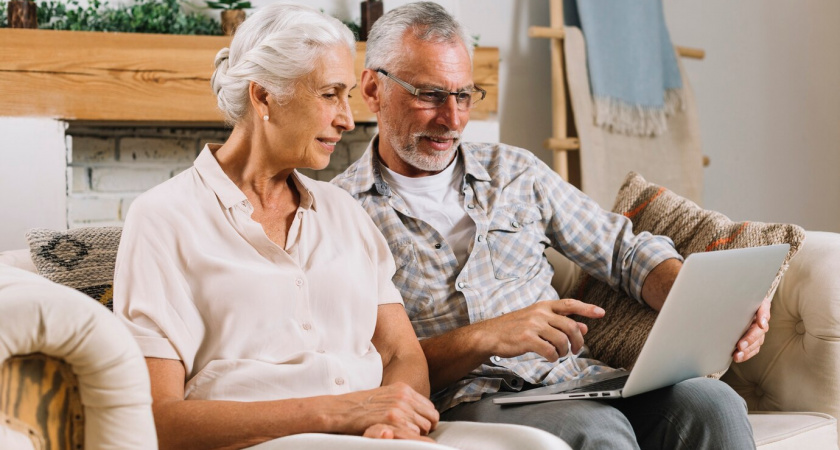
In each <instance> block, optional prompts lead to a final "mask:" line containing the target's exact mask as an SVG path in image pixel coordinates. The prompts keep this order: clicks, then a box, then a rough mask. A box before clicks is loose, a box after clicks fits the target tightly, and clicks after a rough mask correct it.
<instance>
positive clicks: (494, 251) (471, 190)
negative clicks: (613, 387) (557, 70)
mask: <svg viewBox="0 0 840 450" xmlns="http://www.w3.org/2000/svg"><path fill="white" fill-rule="evenodd" d="M466 36H467V34H466V32H465V30H464V28H463V26H462V25H460V24H459V23H458V22H457V21H455V20H454V19H453V18H452V17H451V16H450V15H449V14H448V13H447V12H446V11H445V10H444V9H443V8H441V7H440V6H439V5H436V4H434V3H429V2H423V3H412V4H408V5H405V6H402V7H400V8H397V9H394V10H392V11H390V12H389V13H387V14H386V15H385V16H383V17H382V18H381V19H379V21H377V22H376V24H375V26H374V27H373V30H372V31H371V33H370V37H369V40H368V42H367V56H366V62H365V67H366V69H365V70H364V72H363V73H362V79H361V85H360V86H361V93H362V96H363V97H364V100H365V102H366V103H367V105H368V107H369V108H370V109H371V111H373V112H374V113H375V114H376V116H377V118H378V121H379V135H378V136H377V137H375V138H374V139H373V140H372V142H371V144H370V146H369V148H368V149H367V151H366V153H365V154H364V155H363V156H362V157H361V159H360V160H359V161H357V162H356V163H354V164H353V165H352V166H350V167H349V168H348V169H347V170H346V171H345V172H344V173H343V174H341V175H339V176H338V177H336V179H334V180H333V183H335V184H337V185H339V186H341V187H343V188H344V189H346V190H347V191H348V192H350V194H352V195H353V196H354V197H355V198H356V199H358V200H359V202H361V204H362V205H363V206H364V208H365V209H366V210H367V212H368V213H369V214H370V216H371V217H372V218H373V220H374V222H375V223H376V224H377V226H378V227H379V229H380V230H381V231H382V233H383V234H384V235H385V237H386V239H387V240H388V243H389V246H390V248H391V251H392V253H393V254H394V257H395V259H396V261H397V266H398V269H397V272H396V274H395V276H394V279H393V280H394V282H395V284H396V285H397V287H398V288H399V289H400V291H401V293H402V295H403V298H404V301H405V307H406V309H407V310H408V313H409V317H410V318H411V321H412V324H413V326H414V329H415V331H416V333H417V335H418V337H419V338H420V339H421V346H422V348H423V351H424V352H425V354H426V358H427V359H428V363H429V372H430V377H431V386H432V392H434V394H433V396H432V399H433V400H434V401H435V404H436V406H437V407H438V409H439V410H440V411H441V419H443V420H471V421H479V422H497V423H513V424H525V425H531V426H534V427H538V428H541V429H544V430H547V431H549V432H551V433H553V434H555V435H557V436H559V437H561V438H562V439H564V440H565V441H567V442H568V443H569V444H570V445H571V446H572V447H574V448H598V449H603V448H639V447H642V448H668V449H672V448H745V447H753V446H754V443H753V438H752V430H751V428H750V425H749V423H748V421H747V411H746V407H745V404H744V401H743V400H742V399H741V398H740V397H738V396H737V395H736V394H735V392H734V391H732V389H730V388H729V387H728V386H727V385H725V384H724V383H722V382H720V381H717V380H712V379H694V380H689V381H685V382H682V383H679V384H677V385H675V386H672V387H669V388H665V389H660V390H657V391H654V392H650V393H647V394H643V395H638V396H635V397H631V398H629V399H616V400H612V401H596V400H574V401H562V402H547V403H537V404H530V405H521V406H516V407H506V408H501V407H499V406H498V405H495V404H493V403H492V399H493V397H495V396H499V395H507V394H506V393H510V392H515V391H520V390H522V389H528V388H531V387H534V386H538V385H547V384H554V383H558V382H562V381H566V380H570V379H574V378H578V377H581V376H584V375H588V374H594V373H601V372H607V371H611V370H613V369H611V368H609V367H606V366H605V365H603V364H602V363H600V362H599V361H596V360H593V359H587V358H585V355H581V356H580V357H574V358H568V357H567V356H568V353H569V352H570V351H571V352H573V353H578V352H579V351H581V349H582V348H583V343H584V339H583V337H584V334H585V333H586V327H585V325H583V324H581V323H578V322H576V321H575V320H574V319H572V318H571V317H569V316H572V315H578V316H586V317H591V318H598V317H602V316H603V315H604V311H603V310H602V309H601V308H598V307H596V306H594V305H588V304H585V303H582V302H580V301H577V300H573V299H557V298H558V295H557V292H556V291H554V289H553V288H552V287H551V284H550V282H551V276H552V273H553V272H552V269H551V267H550V265H549V264H548V262H547V261H546V259H545V258H544V257H543V251H544V249H545V247H546V246H549V245H550V246H552V247H554V248H555V249H557V250H558V251H560V252H561V253H562V254H564V255H565V256H566V257H568V258H569V259H570V260H572V261H573V262H575V263H576V264H578V265H579V266H581V267H582V268H583V270H585V271H586V272H588V273H589V274H591V275H592V276H594V277H596V278H598V279H600V280H604V281H606V282H608V283H609V284H610V285H612V286H613V287H615V288H620V289H624V290H625V291H626V292H628V293H629V294H630V295H632V296H633V297H635V298H636V299H638V300H639V301H644V302H646V303H647V304H648V305H650V306H651V307H653V308H655V309H657V310H658V309H659V308H661V306H662V304H663V302H664V301H665V297H666V295H667V293H668V291H669V289H670V287H671V284H672V283H673V280H674V278H675V277H676V275H677V273H678V272H679V270H680V267H681V265H682V262H681V258H680V256H679V255H678V254H677V253H676V252H675V250H674V248H673V243H672V242H671V241H670V240H669V239H668V238H665V237H661V236H653V235H650V234H648V233H641V234H638V235H635V234H633V231H632V224H631V223H630V222H629V221H628V220H627V219H626V218H624V217H622V216H618V215H614V214H611V213H608V212H606V211H604V210H602V209H601V208H600V207H598V205H597V204H596V203H595V202H594V201H592V200H591V199H589V198H587V197H586V196H585V195H583V194H582V193H581V192H579V191H578V190H576V189H575V188H574V187H572V186H571V185H569V184H568V183H566V182H564V181H563V180H562V179H561V178H560V177H559V176H558V175H557V174H555V173H554V172H552V171H551V170H550V169H549V168H548V167H547V166H546V165H545V164H543V163H542V162H540V161H539V160H538V159H537V158H535V157H534V156H533V155H532V154H531V153H529V152H528V151H526V150H523V149H519V148H514V147H511V146H506V145H501V144H499V145H496V144H475V143H466V142H461V141H460V136H461V132H462V130H463V129H464V127H465V126H466V124H467V121H468V120H469V112H470V108H471V107H472V106H473V105H475V104H476V103H477V102H479V101H480V100H481V99H483V98H484V95H485V93H484V91H482V90H481V89H480V88H479V87H477V86H475V85H474V84H473V79H472V49H471V45H470V43H469V40H468V38H467V37H466ZM768 318H769V305H763V306H762V308H761V309H760V310H759V312H758V314H757V320H756V323H755V324H753V326H752V327H751V328H750V329H749V330H748V331H747V334H746V335H745V336H744V339H743V341H742V342H740V343H739V348H741V349H742V350H739V351H737V352H736V354H735V360H736V361H742V360H745V359H748V358H749V357H751V356H752V355H754V354H755V353H756V352H757V351H758V348H759V346H760V345H761V343H762V342H763V334H764V332H765V331H766V323H765V322H764V321H765V320H766V319H768Z"/></svg>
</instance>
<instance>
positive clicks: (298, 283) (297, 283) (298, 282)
mask: <svg viewBox="0 0 840 450" xmlns="http://www.w3.org/2000/svg"><path fill="white" fill-rule="evenodd" d="M295 286H297V287H301V286H303V279H302V278H298V279H296V280H295Z"/></svg>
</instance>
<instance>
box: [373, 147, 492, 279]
mask: <svg viewBox="0 0 840 450" xmlns="http://www.w3.org/2000/svg"><path fill="white" fill-rule="evenodd" d="M382 167H383V169H384V170H383V171H382V178H384V179H385V182H386V183H388V186H390V187H391V188H392V189H393V190H394V191H395V192H397V194H399V196H400V197H401V198H402V199H403V200H404V201H405V204H406V206H408V210H409V211H411V214H412V215H413V216H414V217H419V218H422V220H424V221H425V222H427V223H428V224H429V225H431V226H432V228H434V229H435V230H437V231H438V233H440V234H441V236H443V238H444V240H446V243H447V244H449V246H450V247H451V248H452V251H453V253H455V259H457V260H458V266H459V267H464V263H465V262H466V261H467V257H469V256H470V250H471V249H470V246H471V245H472V242H473V237H474V236H475V222H473V220H472V218H471V217H470V216H469V215H468V214H467V211H466V210H465V209H464V193H463V190H462V189H461V185H462V184H463V182H464V164H463V162H461V159H460V158H459V157H458V155H455V158H454V160H453V162H452V163H451V164H449V166H447V167H446V169H444V170H442V171H441V172H440V173H437V174H435V175H429V176H425V177H418V178H412V177H406V176H404V175H400V174H398V173H397V172H394V171H393V170H391V169H389V168H387V167H385V165H384V164H383V165H382Z"/></svg>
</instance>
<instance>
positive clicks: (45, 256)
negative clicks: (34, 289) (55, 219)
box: [26, 227, 122, 309]
mask: <svg viewBox="0 0 840 450" xmlns="http://www.w3.org/2000/svg"><path fill="white" fill-rule="evenodd" d="M121 234H122V228H121V227H89V228H77V229H73V230H69V231H54V230H49V229H45V228H35V229H32V230H30V231H29V233H27V234H26V240H27V242H29V251H30V253H31V254H32V262H33V263H35V267H37V268H38V273H39V274H41V275H42V276H44V277H45V278H47V279H49V280H51V281H54V282H56V283H59V284H63V285H65V286H69V287H71V288H74V289H77V290H79V291H81V292H83V293H85V294H87V295H89V296H90V297H92V298H93V299H95V300H97V301H99V303H102V304H103V305H105V306H107V307H108V309H113V300H114V289H113V285H114V263H115V261H116V259H117V247H119V245H120V236H121Z"/></svg>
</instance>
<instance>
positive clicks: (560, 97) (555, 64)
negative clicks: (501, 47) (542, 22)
mask: <svg viewBox="0 0 840 450" xmlns="http://www.w3.org/2000/svg"><path fill="white" fill-rule="evenodd" d="M549 8H550V19H549V24H550V25H551V28H553V29H558V28H559V29H562V28H563V0H551V1H550V3H549ZM563 71H564V68H563V41H561V40H560V39H552V40H551V111H552V112H551V129H552V133H551V134H552V137H553V138H554V139H558V140H564V139H566V137H567V136H568V135H569V134H568V128H567V124H566V80H565V77H564V76H563ZM549 140H551V139H549ZM554 171H555V172H557V173H558V174H560V176H561V177H563V179H564V180H568V179H569V160H568V158H566V152H564V151H555V152H554Z"/></svg>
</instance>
